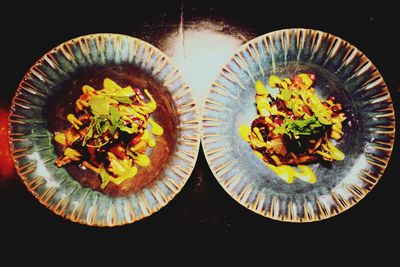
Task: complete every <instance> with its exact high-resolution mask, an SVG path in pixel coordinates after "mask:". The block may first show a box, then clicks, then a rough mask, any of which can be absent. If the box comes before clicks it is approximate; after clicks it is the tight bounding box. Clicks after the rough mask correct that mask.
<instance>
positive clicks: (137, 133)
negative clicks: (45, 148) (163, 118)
mask: <svg viewBox="0 0 400 267" xmlns="http://www.w3.org/2000/svg"><path fill="white" fill-rule="evenodd" d="M82 92H83V94H82V95H80V97H79V99H78V100H77V101H76V105H75V108H76V109H75V114H68V115H67V120H68V121H69V122H70V123H71V126H70V128H68V129H67V130H65V131H63V132H57V133H55V136H54V140H55V141H56V142H57V143H59V144H61V145H62V146H64V153H63V155H61V156H60V157H58V158H57V159H56V165H57V166H58V167H62V166H65V165H67V164H69V163H77V164H81V165H82V166H84V167H86V168H88V169H90V170H92V171H94V172H96V173H98V174H99V176H100V179H101V189H105V188H106V186H107V185H108V184H109V183H110V182H112V183H114V184H117V185H119V184H121V183H122V182H124V181H126V180H128V179H131V178H133V177H134V176H135V175H136V173H137V171H138V169H137V167H136V165H138V166H142V167H146V166H148V165H149V164H150V159H149V157H148V156H147V155H146V151H147V148H148V147H154V146H155V145H156V142H155V140H154V138H153V135H162V134H163V132H164V131H163V128H162V127H161V126H160V125H158V124H157V123H156V122H155V121H153V120H152V119H151V117H150V115H151V114H152V113H153V112H154V111H155V109H156V108H157V104H156V102H155V101H154V99H153V97H152V95H151V94H150V93H149V91H148V90H147V89H145V90H144V94H143V92H142V91H141V90H140V89H139V88H135V87H131V86H127V87H124V88H122V87H120V86H119V85H118V84H116V83H115V82H114V81H112V80H111V79H108V78H106V79H105V80H104V83H103V88H102V89H101V90H95V89H94V88H92V87H90V86H89V85H84V86H83V87H82ZM149 126H150V127H149ZM149 128H151V130H150V129H149ZM149 131H150V132H149Z"/></svg>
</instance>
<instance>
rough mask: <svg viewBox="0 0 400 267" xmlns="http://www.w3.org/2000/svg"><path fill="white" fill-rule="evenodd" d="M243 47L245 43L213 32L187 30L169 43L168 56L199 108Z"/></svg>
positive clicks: (173, 37)
mask: <svg viewBox="0 0 400 267" xmlns="http://www.w3.org/2000/svg"><path fill="white" fill-rule="evenodd" d="M241 44H242V40H240V39H238V38H235V37H234V36H232V35H227V34H224V33H220V32H217V31H214V30H212V29H188V30H185V31H184V32H183V34H176V35H173V36H171V38H170V39H169V41H168V45H167V49H168V50H169V52H170V53H169V54H170V56H171V58H172V60H173V61H174V62H175V64H176V65H177V66H178V68H180V70H181V72H182V76H183V78H184V79H185V80H186V81H187V82H188V84H189V85H190V86H191V87H192V89H193V95H194V97H195V98H196V100H197V101H198V105H199V107H200V108H201V107H202V104H203V102H204V100H205V97H206V95H207V91H208V89H209V87H210V85H211V83H212V82H213V81H214V80H215V78H216V77H217V76H218V74H219V70H220V69H221V68H222V67H223V65H224V64H225V63H226V62H227V61H228V60H229V58H231V57H232V56H233V54H234V53H235V51H236V50H237V48H238V47H239V46H240V45H241Z"/></svg>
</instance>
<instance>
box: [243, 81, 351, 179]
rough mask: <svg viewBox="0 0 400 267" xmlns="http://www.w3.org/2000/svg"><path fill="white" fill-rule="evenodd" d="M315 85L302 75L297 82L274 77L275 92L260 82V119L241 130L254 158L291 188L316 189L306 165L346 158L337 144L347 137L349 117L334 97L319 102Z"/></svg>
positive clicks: (314, 176) (258, 111)
mask: <svg viewBox="0 0 400 267" xmlns="http://www.w3.org/2000/svg"><path fill="white" fill-rule="evenodd" d="M315 79H316V77H315V75H314V74H309V73H301V74H297V75H295V76H294V77H292V78H291V79H289V78H283V79H281V78H280V77H278V76H275V75H271V76H270V77H269V80H268V85H269V86H264V84H263V83H262V82H261V81H257V82H256V83H255V89H256V97H255V102H256V107H257V113H258V116H257V118H255V119H254V120H253V121H252V123H251V125H241V126H240V128H239V133H240V135H241V136H242V138H243V139H244V140H245V141H246V142H248V143H249V144H250V146H251V148H252V149H253V151H254V153H255V154H256V155H257V156H258V157H259V158H261V159H262V160H263V161H264V162H265V163H266V165H267V166H268V167H269V168H270V169H271V170H272V171H274V172H275V173H276V174H277V175H278V176H279V177H281V178H282V179H284V180H285V181H286V182H287V183H293V181H294V179H295V178H298V179H300V180H303V181H305V182H309V183H315V182H316V181H317V177H316V175H315V174H314V172H313V170H312V169H311V168H310V167H309V166H307V165H306V164H309V163H312V162H316V161H320V160H322V161H334V160H343V159H344V158H345V155H344V153H343V152H342V151H340V150H339V149H338V148H337V147H336V146H335V142H336V141H338V140H340V139H341V138H342V137H343V134H344V133H343V126H342V123H343V122H344V121H345V120H346V115H345V113H344V112H343V111H342V105H341V104H340V103H339V102H337V101H336V99H335V98H334V97H333V96H330V97H329V98H328V99H327V100H322V99H321V98H320V97H318V95H317V94H316V92H315V90H314V88H313V85H314V82H315ZM269 88H271V89H269ZM274 88H275V89H274ZM273 90H275V94H274V92H273Z"/></svg>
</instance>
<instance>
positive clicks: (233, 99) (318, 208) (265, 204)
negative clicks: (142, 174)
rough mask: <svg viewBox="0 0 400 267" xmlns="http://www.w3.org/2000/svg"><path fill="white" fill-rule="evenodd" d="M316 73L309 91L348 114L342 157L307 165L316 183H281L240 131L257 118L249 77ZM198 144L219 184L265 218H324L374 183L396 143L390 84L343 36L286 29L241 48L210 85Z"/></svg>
mask: <svg viewBox="0 0 400 267" xmlns="http://www.w3.org/2000/svg"><path fill="white" fill-rule="evenodd" d="M301 72H306V73H313V74H315V75H316V77H317V79H316V84H315V86H314V87H315V90H316V92H317V94H318V95H319V96H320V97H322V98H323V99H326V98H327V97H329V96H331V95H333V96H334V97H335V98H336V99H337V100H338V101H339V102H341V103H342V104H343V107H344V111H345V113H346V114H347V116H348V119H347V121H346V122H345V124H344V137H343V139H342V140H340V141H339V143H338V147H339V149H341V150H342V151H343V152H344V153H345V155H346V158H345V160H343V161H335V162H333V163H332V164H331V166H322V164H313V166H312V168H313V170H314V172H315V173H316V175H317V177H318V181H317V182H316V183H314V184H310V183H306V182H303V181H301V180H298V179H297V180H295V181H294V183H293V184H287V183H286V182H284V181H283V180H282V179H281V178H279V177H278V176H277V175H275V174H274V173H273V172H272V171H270V169H269V168H268V167H267V166H266V165H265V164H264V163H263V161H262V160H261V159H259V158H257V156H256V155H255V154H254V153H253V152H252V149H251V148H250V146H249V145H248V144H247V142H245V141H244V140H243V139H242V138H241V137H240V135H239V132H238V129H239V126H240V125H242V124H246V125H250V124H251V121H252V120H253V119H254V118H255V117H256V114H257V112H256V106H255V102H254V101H255V100H254V99H255V98H254V97H255V89H254V84H255V81H257V80H261V81H262V82H263V83H264V84H268V78H269V76H270V75H271V74H275V75H278V76H281V77H292V76H293V75H294V74H298V73H301ZM202 123H203V130H202V144H203V148H204V152H205V154H206V158H207V161H208V164H209V165H210V167H211V169H212V171H213V173H214V175H215V177H216V178H217V180H218V181H219V183H220V184H221V185H222V187H223V188H224V189H225V190H226V191H227V192H228V193H229V194H230V195H231V196H232V197H233V198H234V199H235V200H236V201H238V202H239V203H240V204H242V205H244V206H245V207H247V208H249V209H250V210H252V211H254V212H256V213H259V214H261V215H263V216H266V217H269V218H273V219H276V220H282V221H290V222H310V221H316V220H321V219H325V218H329V217H331V216H333V215H336V214H338V213H340V212H342V211H344V210H346V209H348V208H349V207H351V206H353V205H354V204H355V203H357V202H358V201H359V200H360V199H362V198H363V197H364V196H365V195H366V194H367V193H368V192H369V191H370V190H371V189H372V188H373V187H374V185H375V184H376V183H377V182H378V181H379V178H380V177H381V175H382V173H383V171H384V170H385V167H386V165H387V163H388V160H389V158H390V155H391V151H392V147H393V141H394V129H395V128H394V124H395V119H394V111H393V106H392V101H391V98H390V95H389V91H388V88H387V87H386V84H385V82H384V80H383V78H382V77H381V75H380V74H379V72H378V70H377V69H376V67H375V66H374V65H373V64H372V63H371V61H370V60H369V59H368V58H367V57H366V56H365V55H364V54H363V53H362V52H360V51H359V50H358V49H357V48H355V47H354V46H352V45H351V44H349V43H348V42H346V41H344V40H342V39H340V38H338V37H336V36H333V35H331V34H328V33H324V32H321V31H315V30H308V29H288V30H281V31H276V32H272V33H269V34H266V35H263V36H260V37H258V38H255V39H253V40H251V41H250V42H248V43H247V44H245V45H244V46H242V47H241V48H240V50H239V51H238V52H237V53H236V54H234V56H233V57H232V58H231V59H230V61H229V62H228V63H227V64H226V65H225V66H224V67H223V68H222V70H221V72H220V74H219V76H218V78H217V79H216V80H215V82H214V83H213V84H212V86H211V88H210V91H209V94H208V97H207V99H206V101H205V107H204V110H203V118H202Z"/></svg>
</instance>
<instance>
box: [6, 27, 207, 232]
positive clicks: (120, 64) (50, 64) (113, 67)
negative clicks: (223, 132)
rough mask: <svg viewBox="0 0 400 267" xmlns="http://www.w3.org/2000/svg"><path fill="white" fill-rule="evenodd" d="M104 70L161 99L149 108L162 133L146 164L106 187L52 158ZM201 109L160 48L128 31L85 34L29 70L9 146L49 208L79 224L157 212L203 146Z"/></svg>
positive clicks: (14, 110)
mask: <svg viewBox="0 0 400 267" xmlns="http://www.w3.org/2000/svg"><path fill="white" fill-rule="evenodd" d="M106 77H108V78H111V79H113V80H114V81H116V82H117V83H119V84H120V85H121V86H127V85H132V86H138V87H140V88H142V89H143V88H147V89H149V91H150V92H151V93H152V95H153V97H154V98H155V99H156V101H157V104H158V107H157V110H156V111H155V112H154V113H153V114H152V116H154V118H155V119H156V121H157V122H158V123H159V124H161V126H162V127H163V128H164V130H165V133H164V135H162V136H161V137H157V138H156V146H155V147H154V148H153V150H152V151H151V152H150V154H149V157H150V159H151V164H150V166H149V167H147V168H142V169H139V171H138V174H137V176H135V178H134V179H130V180H129V181H126V182H124V183H122V184H121V186H115V185H109V186H107V188H106V189H105V190H104V191H102V190H100V189H99V186H100V184H99V182H100V180H99V178H98V177H97V178H96V177H91V175H90V174H91V172H90V171H85V170H82V169H80V168H78V167H73V166H70V167H65V168H57V167H56V166H55V163H54V162H55V159H56V157H57V154H58V153H59V152H60V150H59V149H60V148H59V147H57V145H56V144H55V143H54V142H53V134H54V132H55V131H59V130H62V129H65V127H66V125H67V124H68V122H67V121H66V119H65V118H66V115H67V114H68V113H69V112H71V111H72V110H73V108H74V103H75V101H76V99H77V97H78V96H79V95H80V93H81V88H82V86H83V85H84V84H89V85H92V86H93V87H94V88H102V87H99V86H101V84H102V81H103V79H104V78H106ZM197 114H198V113H197V110H196V105H195V102H194V100H193V98H192V94H191V89H190V88H189V86H188V85H187V84H186V83H185V82H184V81H183V80H182V78H181V76H180V74H179V72H178V70H177V69H176V68H175V67H174V66H173V64H172V63H171V61H170V59H168V57H167V56H166V55H165V54H163V53H162V52H161V51H160V50H158V49H157V48H155V47H154V46H152V45H150V44H148V43H146V42H144V41H141V40H139V39H136V38H132V37H128V36H124V35H118V34H94V35H87V36H83V37H79V38H76V39H73V40H70V41H67V42H65V43H63V44H61V45H59V46H58V47H56V48H54V49H53V50H51V51H50V52H48V53H47V54H45V55H44V56H43V57H42V58H41V59H39V60H38V61H37V62H36V63H35V64H34V66H33V67H32V68H31V69H30V70H29V71H28V73H27V74H26V75H25V77H24V78H23V80H22V81H21V83H20V85H19V87H18V89H17V91H16V94H15V97H14V99H13V101H12V106H11V111H10V124H9V137H10V147H11V152H12V156H13V159H14V162H15V166H16V169H17V171H18V173H19V175H20V177H21V179H22V181H23V182H24V184H25V185H26V187H27V188H28V189H29V191H31V192H32V194H33V195H34V196H35V197H36V198H37V199H38V200H39V201H40V202H41V203H42V204H44V205H45V206H46V207H48V208H49V209H50V210H52V211H53V212H55V213H56V214H58V215H61V216H63V217H65V218H67V219H70V220H72V221H74V222H78V223H81V224H87V225H94V226H115V225H123V224H127V223H131V222H134V221H137V220H140V219H142V218H144V217H146V216H149V215H150V214H152V213H154V212H156V211H157V210H159V209H160V208H162V207H163V206H165V205H166V204H167V203H168V202H169V201H170V200H171V199H172V198H173V197H174V196H175V195H176V194H177V193H178V192H179V191H180V190H181V189H182V187H183V186H184V184H185V182H186V181H187V179H188V178H189V176H190V174H191V172H192V170H193V168H194V165H195V162H196V158H197V154H198V148H199V143H200V132H199V131H200V130H199V119H198V115H197ZM92 176H93V173H92Z"/></svg>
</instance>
